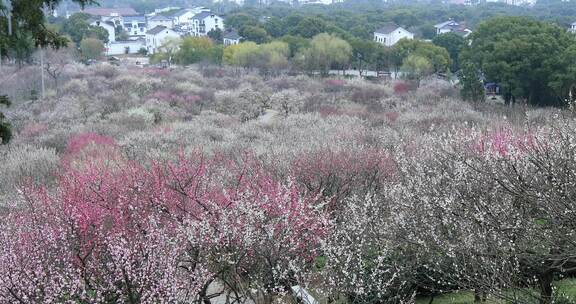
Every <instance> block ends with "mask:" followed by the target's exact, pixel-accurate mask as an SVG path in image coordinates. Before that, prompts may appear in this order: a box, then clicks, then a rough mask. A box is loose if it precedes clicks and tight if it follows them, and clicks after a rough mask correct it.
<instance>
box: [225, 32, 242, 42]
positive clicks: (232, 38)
mask: <svg viewBox="0 0 576 304" xmlns="http://www.w3.org/2000/svg"><path fill="white" fill-rule="evenodd" d="M222 38H223V40H224V41H223V43H224V45H225V46H228V45H235V44H239V43H240V40H241V39H242V36H240V35H239V34H238V31H236V30H231V31H227V32H225V33H224V35H223V37H222Z"/></svg>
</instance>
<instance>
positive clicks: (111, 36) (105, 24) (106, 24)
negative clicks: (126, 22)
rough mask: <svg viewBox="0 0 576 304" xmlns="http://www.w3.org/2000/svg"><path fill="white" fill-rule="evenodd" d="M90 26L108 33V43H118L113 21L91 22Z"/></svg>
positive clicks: (96, 20)
mask: <svg viewBox="0 0 576 304" xmlns="http://www.w3.org/2000/svg"><path fill="white" fill-rule="evenodd" d="M90 25H92V26H99V27H101V28H103V29H105V30H106V31H107V32H108V43H110V42H114V41H116V26H115V25H114V22H113V21H102V20H98V19H95V20H90Z"/></svg>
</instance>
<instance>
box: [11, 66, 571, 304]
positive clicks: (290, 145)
mask: <svg viewBox="0 0 576 304" xmlns="http://www.w3.org/2000/svg"><path fill="white" fill-rule="evenodd" d="M205 69H206V71H210V69H214V71H213V72H214V73H205V75H201V74H199V73H197V72H194V71H193V70H192V69H176V70H173V71H170V70H155V69H141V70H130V71H129V72H130V73H133V74H135V73H137V77H135V76H131V75H130V74H129V73H127V72H128V71H127V70H124V69H122V68H114V67H105V66H101V67H76V66H70V65H68V66H66V68H65V69H63V72H62V75H61V80H60V84H59V88H58V90H57V93H56V90H55V89H54V91H52V92H49V94H48V97H47V98H46V99H45V100H41V101H35V102H29V101H27V100H26V99H25V97H22V96H24V95H25V89H22V90H21V91H18V90H17V88H28V87H30V86H31V84H30V83H27V82H26V81H27V79H28V78H30V79H33V76H34V73H33V71H29V70H27V68H23V69H22V70H21V71H19V72H18V73H20V75H21V76H22V77H18V78H17V79H19V80H18V81H20V82H23V83H18V82H14V81H15V80H14V79H16V78H11V79H8V80H6V82H5V83H6V84H3V83H4V82H0V88H3V87H2V86H3V85H9V86H10V89H11V90H10V91H9V92H10V98H11V99H13V100H14V103H13V105H12V106H11V107H10V108H8V110H6V117H9V118H10V121H11V124H12V125H13V131H14V132H13V133H14V137H13V139H12V141H11V142H10V143H9V144H8V145H2V146H0V157H2V159H3V161H2V162H0V172H2V174H0V202H2V205H0V207H1V208H0V217H1V220H0V303H203V304H208V303H214V302H216V301H224V302H226V303H229V304H234V303H237V304H240V303H258V304H260V303H262V304H269V303H283V302H286V303H291V302H292V301H294V297H293V295H292V291H291V290H292V289H291V288H292V287H293V286H295V285H299V286H303V287H304V288H306V290H308V291H310V292H311V293H313V294H314V296H315V297H317V298H318V299H319V300H321V301H322V303H384V304H386V303H390V304H400V303H414V302H415V301H422V299H423V297H428V298H426V299H425V301H427V302H428V299H432V300H433V299H434V297H436V296H440V295H442V294H446V293H451V292H461V293H469V294H471V295H472V297H474V298H475V299H476V301H478V302H482V301H496V302H497V303H542V304H552V303H572V302H570V301H571V299H570V298H569V297H568V295H566V294H564V291H563V290H561V289H560V288H559V287H558V282H560V281H561V280H564V279H566V278H570V277H573V276H574V275H575V274H576V241H575V240H576V239H575V233H576V224H575V223H576V204H575V203H574V202H575V196H576V190H575V189H576V159H575V157H576V156H575V155H576V131H575V130H576V123H575V122H574V115H573V113H572V112H570V111H568V110H552V109H537V108H529V107H523V106H518V105H517V106H514V107H503V106H498V105H487V104H475V103H467V102H463V101H461V100H459V99H458V98H457V97H455V96H456V95H455V93H454V90H453V88H452V87H451V86H450V85H449V84H445V83H443V82H439V81H437V80H426V79H424V80H422V83H421V85H420V87H418V88H417V87H416V86H414V85H412V84H410V83H405V82H400V81H391V82H389V83H375V82H368V81H363V80H362V81H360V80H349V79H328V80H326V79H317V78H309V77H306V76H294V77H292V76H290V77H289V76H282V77H271V78H262V77H260V76H258V75H255V74H248V75H242V76H238V75H237V73H235V72H234V71H228V70H226V69H219V68H213V67H206V68H205ZM27 73H29V74H27ZM211 74H214V75H219V77H210V76H209V75H211ZM26 75H29V76H30V77H23V76H26ZM206 75H208V76H206ZM1 77H2V76H1V75H0V78H1ZM238 77H240V78H238ZM7 91H8V90H7ZM86 96H90V98H91V99H89V100H88V99H86V98H87V97H86ZM19 98H20V99H19ZM22 98H24V99H22ZM269 110H275V111H277V112H278V113H282V115H277V116H275V117H274V118H273V119H270V120H268V121H266V122H265V123H264V122H262V121H261V120H260V119H259V117H261V115H262V113H266V112H267V111H269ZM215 287H218V288H215ZM562 301H564V302H562Z"/></svg>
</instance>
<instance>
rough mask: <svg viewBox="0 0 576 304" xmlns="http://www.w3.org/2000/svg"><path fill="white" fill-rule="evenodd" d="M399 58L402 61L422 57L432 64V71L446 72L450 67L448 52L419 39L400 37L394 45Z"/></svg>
mask: <svg viewBox="0 0 576 304" xmlns="http://www.w3.org/2000/svg"><path fill="white" fill-rule="evenodd" d="M394 49H395V51H396V52H397V54H398V57H399V58H402V61H403V64H404V61H405V60H406V59H407V58H408V57H410V56H412V55H413V58H418V57H421V58H424V59H426V60H427V61H428V62H429V63H430V64H431V65H432V70H431V72H432V73H444V72H447V71H448V69H449V67H450V54H448V51H447V50H446V49H445V48H443V47H439V46H436V45H434V44H432V43H430V42H425V41H421V40H408V39H402V40H400V41H399V42H398V43H397V44H395V45H394Z"/></svg>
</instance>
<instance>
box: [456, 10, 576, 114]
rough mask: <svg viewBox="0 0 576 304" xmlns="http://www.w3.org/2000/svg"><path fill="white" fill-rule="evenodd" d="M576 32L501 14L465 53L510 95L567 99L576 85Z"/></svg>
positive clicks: (544, 100)
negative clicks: (574, 59) (574, 55)
mask: <svg viewBox="0 0 576 304" xmlns="http://www.w3.org/2000/svg"><path fill="white" fill-rule="evenodd" d="M574 39H575V38H574V35H572V34H570V33H568V32H566V30H565V29H563V28H560V27H558V26H556V25H552V24H550V23H545V22H539V21H536V20H533V19H530V18H526V17H498V18H493V19H490V20H488V21H485V22H483V23H482V24H480V25H479V26H478V29H477V30H476V31H475V32H474V33H473V34H472V35H471V40H472V44H471V45H470V46H469V47H466V48H465V49H464V54H463V58H464V60H469V61H470V62H472V63H474V64H476V65H477V66H478V68H479V69H480V70H481V71H482V73H483V74H484V75H485V77H486V78H487V80H488V81H490V82H496V83H498V84H500V86H501V87H502V91H503V92H504V94H505V97H506V100H507V101H508V100H515V99H516V98H518V99H523V100H526V101H527V102H529V103H531V104H539V105H549V104H563V103H564V102H565V99H566V98H567V96H568V92H569V90H570V88H571V87H572V85H573V84H574V79H573V73H571V72H572V69H573V63H572V62H571V61H566V59H567V58H568V57H571V55H568V53H570V54H572V53H571V52H573V51H572V50H573V49H574V48H573V45H574V43H575V42H574Z"/></svg>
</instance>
